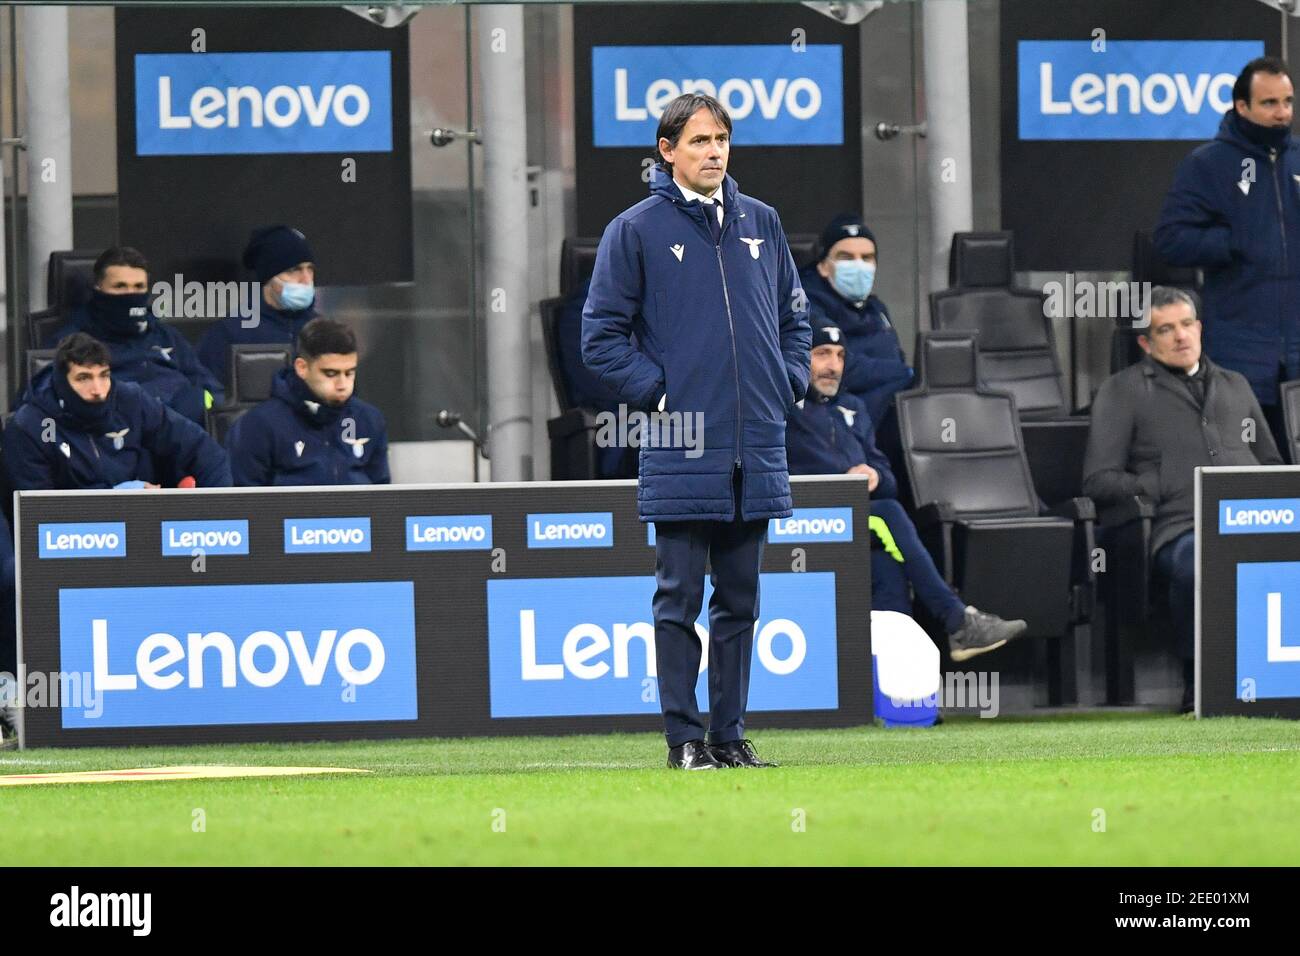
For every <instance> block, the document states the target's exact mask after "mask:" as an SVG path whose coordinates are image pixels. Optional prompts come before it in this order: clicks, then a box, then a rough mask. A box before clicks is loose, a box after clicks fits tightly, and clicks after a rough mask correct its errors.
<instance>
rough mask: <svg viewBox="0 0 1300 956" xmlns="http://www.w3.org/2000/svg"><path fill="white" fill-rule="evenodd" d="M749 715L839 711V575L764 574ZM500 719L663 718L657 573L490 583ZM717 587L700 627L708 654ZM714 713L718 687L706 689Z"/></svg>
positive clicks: (703, 695)
mask: <svg viewBox="0 0 1300 956" xmlns="http://www.w3.org/2000/svg"><path fill="white" fill-rule="evenodd" d="M761 587H762V591H763V602H762V603H763V607H762V617H761V618H760V619H759V621H758V624H757V625H756V627H755V631H754V660H753V667H752V670H751V672H750V686H749V710H750V711H751V712H759V711H765V710H830V709H834V708H835V707H837V706H838V701H839V681H838V663H837V662H838V644H837V633H836V623H835V622H836V613H835V575H834V574H833V573H831V572H805V573H801V574H794V573H786V574H763V575H762V577H761ZM487 589H488V653H489V657H490V666H491V695H492V716H493V717H543V716H546V717H551V716H577V715H591V714H657V713H659V703H658V700H659V698H658V687H657V684H656V681H655V678H654V673H655V671H654V652H653V646H654V624H653V622H652V620H651V617H650V604H651V599H652V598H653V597H654V591H655V580H654V578H653V577H652V576H648V575H647V576H637V577H600V578H549V579H519V580H489V581H488V584H487ZM711 593H712V588H711V587H709V586H708V585H707V583H706V587H705V596H704V602H703V608H702V610H701V612H700V618H699V621H698V622H697V623H696V629H697V631H698V632H700V634H701V640H702V642H703V643H704V644H705V645H706V647H707V643H708V638H707V637H706V636H704V635H705V634H707V631H708V624H709V619H708V606H709V596H710V595H711ZM697 695H698V699H699V702H700V707H701V709H702V710H707V709H708V691H707V680H706V679H705V678H704V677H701V679H700V683H699V686H698V691H697Z"/></svg>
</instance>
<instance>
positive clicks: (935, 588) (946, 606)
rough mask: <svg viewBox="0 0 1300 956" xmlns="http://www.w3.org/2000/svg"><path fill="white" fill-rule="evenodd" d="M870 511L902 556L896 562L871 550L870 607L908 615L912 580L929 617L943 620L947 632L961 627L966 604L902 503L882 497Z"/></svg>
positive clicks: (885, 554)
mask: <svg viewBox="0 0 1300 956" xmlns="http://www.w3.org/2000/svg"><path fill="white" fill-rule="evenodd" d="M871 513H872V515H874V516H876V517H878V518H881V519H882V520H883V521H884V522H885V524H886V525H887V526H888V527H889V532H890V535H891V536H892V537H893V539H894V544H895V545H897V547H898V553H899V554H901V555H902V556H903V560H902V561H901V562H899V561H897V560H896V559H895V558H894V557H893V556H892V555H890V554H889V553H888V552H886V551H885V550H884V549H883V548H882V549H879V550H878V549H875V548H873V549H872V551H871V606H872V608H874V609H875V610H877V611H900V612H902V613H903V614H907V615H909V616H910V615H911V613H912V602H911V600H909V598H908V596H907V585H908V583H911V585H912V590H914V591H915V592H916V597H917V600H919V601H920V602H921V603H922V604H923V605H924V606H925V609H926V610H927V611H929V612H930V616H931V617H933V618H934V619H935V620H937V621H940V622H942V623H943V626H944V628H945V629H946V630H947V632H948V633H949V634H951V633H952V632H953V631H955V630H957V629H958V628H959V627H961V625H962V622H963V621H964V620H965V617H966V605H965V603H964V602H963V601H962V599H961V598H959V597H958V596H957V593H956V592H955V591H953V589H952V588H951V587H950V586H949V585H948V582H947V581H945V580H944V579H943V575H942V574H941V573H940V572H939V569H938V568H937V567H936V566H935V563H934V559H933V558H932V557H930V552H929V551H926V550H925V545H924V544H922V543H921V537H920V535H918V534H917V533H916V525H914V524H912V519H911V518H909V517H908V516H907V512H906V511H904V510H903V506H902V505H900V504H899V503H898V502H897V501H895V500H893V499H892V498H881V499H879V500H875V501H872V502H871Z"/></svg>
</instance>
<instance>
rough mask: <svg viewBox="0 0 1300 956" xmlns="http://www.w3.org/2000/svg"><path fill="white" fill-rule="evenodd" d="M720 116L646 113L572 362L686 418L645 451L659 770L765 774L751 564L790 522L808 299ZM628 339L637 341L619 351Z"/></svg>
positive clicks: (700, 102)
mask: <svg viewBox="0 0 1300 956" xmlns="http://www.w3.org/2000/svg"><path fill="white" fill-rule="evenodd" d="M730 147H731V117H730V116H729V115H728V114H727V111H726V110H725V109H724V108H723V107H722V104H720V103H719V102H718V101H717V100H716V99H714V98H713V97H711V96H706V95H704V94H698V93H690V94H683V95H682V96H679V97H677V99H675V100H673V101H672V102H671V103H669V104H668V106H667V108H666V109H665V110H664V112H663V115H662V117H661V118H660V120H659V129H658V139H657V148H658V152H659V156H660V158H661V160H662V161H661V163H660V164H659V165H658V166H656V167H655V168H654V169H653V170H652V175H651V181H650V196H649V198H647V199H644V200H642V201H641V202H639V203H637V204H636V205H635V206H633V207H632V208H630V209H628V210H627V211H625V212H623V213H622V214H620V215H619V216H618V217H617V218H616V219H614V221H613V222H611V223H610V224H609V226H608V227H607V228H606V229H605V234H604V236H603V237H602V238H601V241H600V248H599V250H598V252H597V255H596V266H595V271H594V273H593V275H592V280H591V290H590V292H589V294H588V296H587V306H586V309H585V310H584V312H583V335H582V357H583V361H584V362H585V363H586V364H587V367H588V368H590V369H591V370H592V371H593V372H595V373H596V374H597V375H599V376H600V380H601V382H602V383H604V384H605V385H607V386H608V387H609V388H611V389H612V390H613V391H614V392H615V394H617V395H618V396H619V397H620V398H621V399H622V400H623V401H624V402H626V403H627V404H628V405H630V406H633V407H634V408H635V409H638V410H647V411H655V410H657V411H659V412H663V413H665V415H667V416H673V415H677V416H679V419H680V417H681V416H691V417H692V419H693V420H694V421H695V422H697V423H699V427H698V428H697V429H696V431H695V438H696V439H698V438H699V435H700V433H701V432H702V436H703V439H702V441H698V440H693V441H691V442H690V444H691V445H692V447H691V448H690V449H684V448H683V446H682V444H681V443H670V444H674V445H675V446H674V447H663V446H660V447H649V444H648V443H646V442H642V444H641V450H640V466H641V467H640V478H639V484H638V489H637V499H638V503H639V510H640V516H641V520H642V521H653V522H655V539H656V579H657V583H658V588H657V590H656V592H655V598H654V619H655V656H656V661H657V667H658V675H659V699H660V706H661V709H662V710H663V715H664V730H665V734H666V736H667V740H668V765H669V766H670V767H680V768H683V769H717V768H719V767H722V766H738V767H759V766H767V764H765V763H764V762H763V761H762V760H760V759H759V758H758V755H757V754H756V753H755V752H754V749H753V747H752V745H751V744H750V743H749V742H748V741H747V740H745V735H744V732H745V707H746V701H747V699H748V695H749V668H750V659H751V656H752V655H751V652H752V647H753V637H754V621H755V619H756V617H757V615H758V606H759V605H758V597H759V594H758V592H759V566H760V564H761V562H762V556H763V540H764V536H765V533H766V531H767V522H768V519H769V518H779V517H788V516H789V515H791V514H792V513H793V511H792V507H791V505H792V502H791V497H790V477H789V473H788V471H787V470H786V458H785V418H786V415H787V413H788V412H789V411H790V409H792V408H793V407H794V404H795V402H797V401H798V400H799V399H801V398H803V395H804V392H805V391H806V390H807V387H808V346H809V341H810V340H811V332H810V330H809V326H808V320H807V313H806V301H805V299H804V295H803V292H802V290H801V289H800V288H799V282H798V277H797V275H796V272H795V267H794V260H793V259H792V258H791V256H790V249H789V246H788V245H787V244H786V240H785V233H784V231H783V230H782V228H781V221H780V218H779V217H778V216H777V214H776V211H775V210H774V209H772V207H771V206H768V205H766V204H764V203H761V202H759V201H758V200H756V199H753V198H751V197H749V196H746V195H743V194H742V193H741V192H740V191H739V190H738V189H737V187H736V181H735V180H734V179H732V178H731V177H730V176H728V175H727V174H726V173H727V159H728V156H729V153H730ZM633 334H635V335H636V339H637V345H633V343H632V341H631V337H632V335H633ZM710 564H711V566H712V570H713V582H714V591H713V598H712V600H711V601H710V606H709V728H708V731H709V732H708V737H709V741H710V743H711V744H712V746H710V744H706V743H705V728H704V722H703V720H702V718H701V716H700V713H699V708H698V707H697V705H696V702H695V685H696V682H697V679H698V675H699V664H700V653H701V648H700V642H699V640H698V638H697V637H696V634H695V619H696V617H697V616H698V615H699V612H700V605H701V603H702V601H703V596H704V574H705V568H706V566H707V565H710Z"/></svg>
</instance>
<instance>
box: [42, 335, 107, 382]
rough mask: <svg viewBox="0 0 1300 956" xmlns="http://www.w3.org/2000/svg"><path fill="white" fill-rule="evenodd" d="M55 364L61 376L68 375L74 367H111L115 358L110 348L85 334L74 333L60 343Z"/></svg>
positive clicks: (55, 354) (55, 356)
mask: <svg viewBox="0 0 1300 956" xmlns="http://www.w3.org/2000/svg"><path fill="white" fill-rule="evenodd" d="M54 364H55V366H56V367H57V368H58V370H59V374H60V375H67V374H68V369H69V368H71V367H72V366H73V365H109V366H111V365H112V364H113V357H112V355H110V354H109V351H108V346H107V345H105V344H104V343H103V342H101V341H99V339H97V338H95V337H94V336H90V335H87V334H86V333H85V332H73V333H72V334H71V335H69V336H67V337H66V338H64V339H63V340H62V341H60V342H59V347H58V349H57V350H56V351H55V353H54Z"/></svg>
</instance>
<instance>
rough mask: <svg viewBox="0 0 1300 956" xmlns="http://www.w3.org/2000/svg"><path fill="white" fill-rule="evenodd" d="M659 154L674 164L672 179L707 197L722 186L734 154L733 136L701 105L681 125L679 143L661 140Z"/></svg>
mask: <svg viewBox="0 0 1300 956" xmlns="http://www.w3.org/2000/svg"><path fill="white" fill-rule="evenodd" d="M659 155H661V156H663V158H664V159H666V160H667V161H668V162H670V163H672V164H673V179H675V180H677V182H679V183H681V184H682V185H683V186H685V187H686V188H687V189H691V190H694V191H695V192H697V193H701V194H703V195H705V196H712V195H713V191H714V190H715V189H717V188H718V187H719V186H721V185H722V178H723V177H724V176H725V175H726V173H727V158H728V157H729V156H730V155H731V135H730V134H729V133H728V132H727V130H726V127H724V126H722V125H721V124H720V123H719V122H718V121H717V120H715V119H714V118H713V114H712V113H710V112H709V111H708V110H707V109H705V108H704V107H703V106H701V107H700V108H699V109H698V110H696V111H695V114H694V115H693V116H692V117H691V118H690V119H689V120H687V122H686V126H685V127H683V128H682V134H681V136H679V137H678V138H677V145H676V146H673V145H671V144H670V143H669V142H668V140H667V139H666V138H660V140H659Z"/></svg>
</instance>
